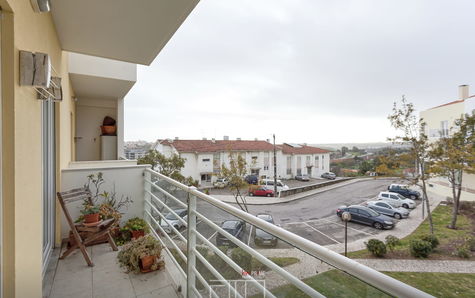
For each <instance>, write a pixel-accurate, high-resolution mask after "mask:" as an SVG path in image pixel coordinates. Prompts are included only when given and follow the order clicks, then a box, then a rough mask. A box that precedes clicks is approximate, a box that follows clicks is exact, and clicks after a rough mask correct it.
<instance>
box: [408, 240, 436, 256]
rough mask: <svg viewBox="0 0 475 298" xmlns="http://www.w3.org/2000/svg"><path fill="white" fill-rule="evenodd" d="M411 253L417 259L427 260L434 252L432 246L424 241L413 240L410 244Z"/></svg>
mask: <svg viewBox="0 0 475 298" xmlns="http://www.w3.org/2000/svg"><path fill="white" fill-rule="evenodd" d="M409 251H410V252H411V255H412V256H414V257H416V258H427V257H428V256H429V254H430V253H431V252H432V244H431V243H430V242H428V241H424V240H422V239H412V240H411V241H410V242H409Z"/></svg>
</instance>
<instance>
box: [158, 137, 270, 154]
mask: <svg viewBox="0 0 475 298" xmlns="http://www.w3.org/2000/svg"><path fill="white" fill-rule="evenodd" d="M159 143H160V144H163V145H168V146H173V147H174V148H175V149H176V150H177V151H178V152H223V151H272V150H274V146H273V145H272V144H271V143H269V142H266V141H246V140H242V141H238V140H232V141H231V140H229V141H224V140H216V141H213V140H159Z"/></svg>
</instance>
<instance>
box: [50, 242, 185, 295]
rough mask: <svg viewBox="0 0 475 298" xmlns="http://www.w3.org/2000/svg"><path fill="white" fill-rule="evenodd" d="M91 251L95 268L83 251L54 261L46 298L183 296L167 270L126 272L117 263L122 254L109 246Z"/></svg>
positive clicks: (94, 247) (89, 250)
mask: <svg viewBox="0 0 475 298" xmlns="http://www.w3.org/2000/svg"><path fill="white" fill-rule="evenodd" d="M119 249H120V248H119ZM63 251H64V249H63ZM88 252H89V253H90V256H91V258H92V261H93V263H94V265H95V266H94V267H88V266H87V264H86V261H85V260H84V258H83V256H82V254H81V252H80V251H79V250H77V251H76V252H74V253H73V254H72V255H70V256H68V257H67V258H65V259H64V260H58V261H57V260H52V262H57V265H56V268H53V271H54V277H53V278H52V280H53V281H52V285H51V291H50V293H44V297H46V298H48V297H49V298H59V297H61V298H63V297H74V298H76V297H78V298H95V297H101V298H102V297H104V298H107V297H111V298H137V297H141V298H147V297H172V298H173V297H179V296H178V294H177V293H176V291H175V289H174V285H173V283H172V279H171V278H170V276H169V273H168V272H167V271H166V270H160V271H155V272H150V273H146V274H134V273H125V272H124V269H123V268H120V266H119V264H118V263H117V253H118V252H115V251H113V250H112V249H111V248H110V246H109V245H108V244H101V245H95V246H92V247H88ZM56 255H59V254H56ZM54 269H55V270H54ZM48 280H49V279H48ZM45 282H48V281H47V280H45ZM49 282H51V281H49Z"/></svg>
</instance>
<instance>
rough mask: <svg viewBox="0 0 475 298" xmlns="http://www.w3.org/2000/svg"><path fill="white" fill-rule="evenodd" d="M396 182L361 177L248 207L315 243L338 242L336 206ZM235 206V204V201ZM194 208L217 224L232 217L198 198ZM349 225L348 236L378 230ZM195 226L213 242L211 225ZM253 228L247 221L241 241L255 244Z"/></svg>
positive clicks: (370, 195)
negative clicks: (285, 200) (288, 199)
mask: <svg viewBox="0 0 475 298" xmlns="http://www.w3.org/2000/svg"><path fill="white" fill-rule="evenodd" d="M396 182H397V181H395V180H389V179H384V180H383V179H377V180H367V181H360V182H355V183H352V184H349V185H345V186H341V187H338V188H335V189H332V190H329V191H325V192H322V193H319V194H315V195H312V196H310V197H308V198H304V199H300V200H296V201H293V202H288V203H282V204H273V205H249V206H248V208H249V211H250V213H251V214H257V213H270V214H272V216H273V217H274V221H275V223H276V224H277V225H279V226H281V227H282V228H284V229H286V230H288V231H291V232H293V233H295V234H297V235H300V236H302V237H304V238H307V239H309V240H311V241H314V242H316V243H318V244H321V245H327V244H334V243H339V242H341V241H342V237H343V234H342V233H343V229H342V224H341V221H340V219H339V218H338V217H337V216H336V215H335V210H336V208H338V207H339V206H341V205H353V204H361V203H363V202H365V201H368V200H370V199H372V198H374V197H375V196H376V195H378V193H379V192H380V191H384V190H386V189H387V186H388V185H389V184H391V183H396ZM234 205H235V204H234ZM235 206H236V207H237V205H235ZM197 209H198V212H199V213H201V214H202V215H203V216H205V217H206V218H207V219H210V220H211V221H213V222H215V223H216V224H218V225H219V224H220V223H221V222H222V221H223V220H227V219H234V216H232V215H230V214H228V213H226V212H224V211H222V210H220V209H219V208H216V207H214V206H212V205H210V204H208V203H206V202H203V201H201V200H198V202H197ZM349 228H350V234H349V238H350V239H351V240H355V239H358V238H360V237H364V236H367V235H374V234H376V233H378V232H379V231H378V230H376V229H374V228H372V227H368V226H362V225H359V224H355V223H350V224H349ZM197 229H198V231H199V232H200V233H201V234H202V235H203V236H204V237H206V238H208V239H209V240H210V241H211V242H215V236H216V232H215V231H214V230H213V229H212V228H211V227H209V226H208V225H206V224H205V223H203V222H201V221H200V220H199V221H198V225H197ZM254 231H255V228H254V227H252V226H250V225H249V224H248V225H247V227H246V231H245V233H244V235H243V236H242V238H241V239H242V241H243V242H246V243H247V244H248V245H250V246H255V245H254V241H253V236H254V235H253V232H254ZM182 233H183V234H184V233H186V231H185V230H184V231H182ZM284 247H288V245H287V244H285V243H283V242H282V241H279V244H278V246H277V248H284Z"/></svg>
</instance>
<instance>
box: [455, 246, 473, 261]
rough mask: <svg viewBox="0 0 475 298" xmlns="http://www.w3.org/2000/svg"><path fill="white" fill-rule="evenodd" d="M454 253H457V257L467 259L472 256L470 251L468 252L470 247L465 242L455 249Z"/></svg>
mask: <svg viewBox="0 0 475 298" xmlns="http://www.w3.org/2000/svg"><path fill="white" fill-rule="evenodd" d="M455 255H457V256H458V257H459V258H464V259H468V258H470V257H471V256H472V253H471V252H470V248H469V246H468V245H467V243H464V244H462V245H460V246H458V247H457V248H456V249H455Z"/></svg>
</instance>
